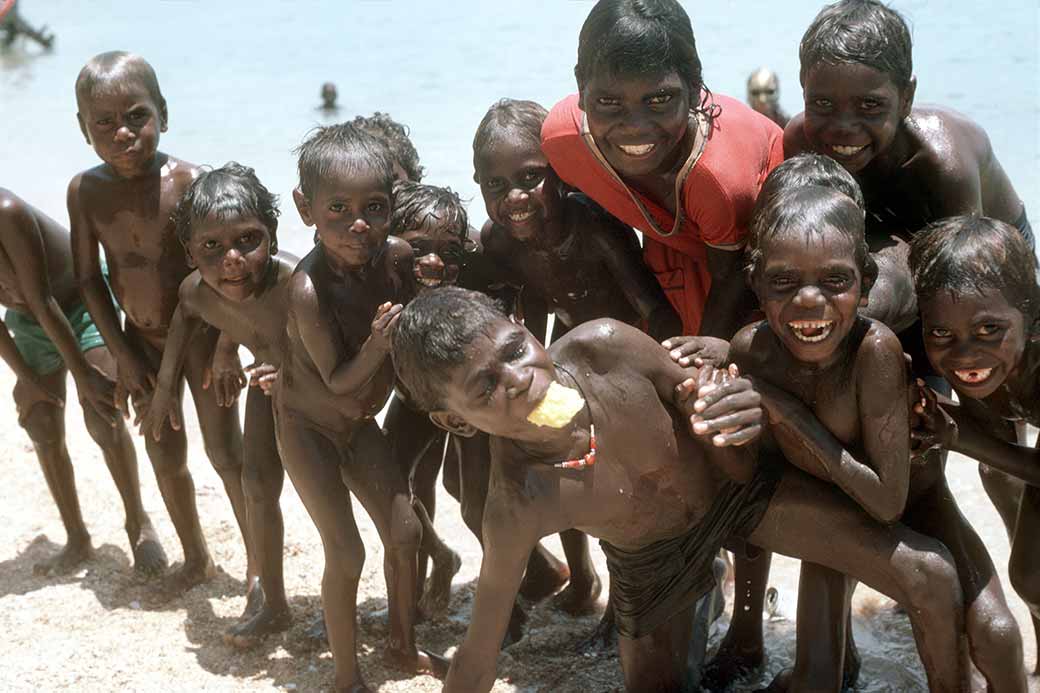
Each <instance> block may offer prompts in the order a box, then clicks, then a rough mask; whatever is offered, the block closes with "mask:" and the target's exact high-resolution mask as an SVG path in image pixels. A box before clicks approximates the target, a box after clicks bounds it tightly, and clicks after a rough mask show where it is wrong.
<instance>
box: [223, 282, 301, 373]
mask: <svg viewBox="0 0 1040 693" xmlns="http://www.w3.org/2000/svg"><path fill="white" fill-rule="evenodd" d="M287 314H288V310H287V307H286V296H285V293H284V292H279V295H271V296H266V297H264V298H263V299H262V300H254V301H241V302H236V303H235V304H233V305H231V304H230V302H226V303H221V304H218V305H217V306H216V307H215V308H214V309H212V311H211V312H210V315H209V316H208V317H210V319H209V320H207V322H210V323H211V324H212V325H214V326H215V327H217V328H218V329H220V330H221V332H223V333H225V334H226V335H227V336H228V337H229V338H231V339H232V340H233V341H234V342H235V343H236V344H241V345H242V346H244V347H246V348H247V349H249V351H251V352H252V353H253V356H255V357H256V358H257V359H260V360H263V361H265V362H267V363H270V364H272V365H276V366H277V365H280V364H281V359H282V349H283V348H284V340H285V321H286V315H287Z"/></svg>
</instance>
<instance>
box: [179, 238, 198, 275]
mask: <svg viewBox="0 0 1040 693" xmlns="http://www.w3.org/2000/svg"><path fill="white" fill-rule="evenodd" d="M181 245H183V246H184V259H185V260H187V261H188V267H190V268H192V269H198V266H199V264H198V263H197V262H195V258H193V257H192V256H191V248H189V247H188V245H187V244H186V243H182V244H181Z"/></svg>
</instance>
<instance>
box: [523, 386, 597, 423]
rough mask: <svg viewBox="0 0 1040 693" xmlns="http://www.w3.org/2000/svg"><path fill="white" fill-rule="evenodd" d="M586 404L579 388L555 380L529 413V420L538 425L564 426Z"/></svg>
mask: <svg viewBox="0 0 1040 693" xmlns="http://www.w3.org/2000/svg"><path fill="white" fill-rule="evenodd" d="M584 406H585V400H584V399H582V396H581V394H580V393H579V392H578V391H577V390H572V389H571V388H569V387H564V386H563V385H560V384H559V383H557V382H555V381H554V382H553V383H552V384H550V385H549V389H548V390H546V391H545V397H543V398H542V401H541V402H539V403H538V406H537V407H535V408H534V411H532V412H531V413H530V414H528V415H527V420H528V421H530V422H531V423H533V424H535V425H536V426H549V427H550V428H563V427H564V426H566V425H567V424H569V423H570V422H571V419H573V418H574V416H575V415H576V414H577V413H578V412H579V411H581V408H582V407H584Z"/></svg>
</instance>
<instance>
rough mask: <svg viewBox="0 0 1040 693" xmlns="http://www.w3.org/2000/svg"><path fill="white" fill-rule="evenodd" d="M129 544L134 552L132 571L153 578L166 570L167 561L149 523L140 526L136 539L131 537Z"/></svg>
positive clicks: (157, 536) (157, 537) (156, 535)
mask: <svg viewBox="0 0 1040 693" xmlns="http://www.w3.org/2000/svg"><path fill="white" fill-rule="evenodd" d="M130 546H131V549H132V551H133V553H134V572H136V573H137V574H138V575H142V576H144V577H146V578H154V577H159V576H160V575H162V574H163V573H164V572H166V568H167V567H168V566H169V561H168V560H167V558H166V552H165V551H163V547H162V544H160V543H159V535H158V534H156V532H155V528H154V527H152V525H151V524H146V525H144V526H143V527H142V528H141V531H140V532H139V533H138V535H137V540H136V541H134V539H133V538H132V537H131V539H130Z"/></svg>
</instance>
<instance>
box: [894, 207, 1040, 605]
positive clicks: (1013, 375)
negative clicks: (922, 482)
mask: <svg viewBox="0 0 1040 693" xmlns="http://www.w3.org/2000/svg"><path fill="white" fill-rule="evenodd" d="M910 267H911V269H912V270H913V276H914V285H915V287H916V289H917V300H918V303H919V304H920V306H921V321H922V323H923V325H924V345H925V349H926V350H927V353H928V358H929V360H930V361H931V363H932V366H933V367H934V368H935V369H936V371H937V372H938V373H939V374H940V375H942V376H943V377H944V378H945V379H946V380H947V381H949V382H950V383H951V384H952V385H953V389H954V390H956V391H957V398H958V400H959V404H953V403H951V402H949V401H943V402H942V404H941V406H939V404H938V402H937V400H936V397H935V394H934V393H933V392H932V391H931V390H929V389H928V388H924V387H922V388H921V389H922V393H921V397H922V400H921V401H920V402H919V403H918V404H917V405H915V408H914V414H913V415H912V418H913V419H914V420H915V423H916V424H917V426H916V428H915V430H914V436H915V438H917V439H918V441H917V442H920V444H921V445H920V447H921V449H925V448H927V447H929V446H930V445H932V444H938V445H940V446H942V447H943V448H944V449H947V450H955V451H957V452H960V453H963V454H965V455H968V456H969V457H973V458H975V459H976V460H978V461H979V462H982V463H985V464H987V465H989V466H990V467H992V468H993V469H995V470H999V471H1000V472H1001V473H1003V474H1007V475H1009V476H1010V477H1014V478H1015V479H1016V480H1018V483H1017V484H1016V490H1017V492H1018V495H1019V498H1016V499H1015V500H1016V501H1017V503H1016V505H1017V508H1016V510H1017V513H1016V514H1015V515H1012V516H1010V517H1005V518H1004V521H1005V523H1006V524H1007V525H1008V526H1009V531H1008V534H1009V537H1010V539H1011V559H1010V561H1009V564H1008V574H1009V575H1010V578H1011V585H1012V586H1013V587H1014V588H1015V591H1016V592H1018V594H1019V595H1020V596H1021V597H1022V599H1023V600H1024V601H1025V602H1026V604H1027V605H1028V606H1029V610H1030V612H1031V613H1032V616H1033V622H1034V625H1035V624H1036V621H1037V618H1038V617H1040V562H1038V559H1037V555H1036V551H1035V550H1034V549H1033V539H1034V536H1035V535H1034V532H1036V528H1037V527H1038V526H1040V465H1038V464H1037V454H1038V453H1037V450H1036V449H1035V448H1031V447H1026V446H1022V445H1017V444H1015V440H1016V437H1015V432H1014V430H1013V424H1016V423H1021V422H1026V423H1029V424H1032V425H1033V426H1036V425H1038V424H1040V399H1038V398H1037V392H1038V391H1040V390H1038V388H1037V382H1038V374H1040V347H1038V343H1040V339H1038V334H1040V332H1038V322H1037V319H1038V317H1040V286H1038V285H1037V280H1036V259H1035V256H1034V255H1033V252H1032V248H1031V247H1030V246H1029V244H1028V243H1027V242H1026V240H1025V239H1024V238H1023V237H1022V236H1021V234H1020V233H1018V229H1016V228H1015V227H1013V226H1010V225H1009V224H1006V223H1004V222H1001V221H998V220H996V219H990V218H987V217H978V216H962V217H951V218H949V219H944V220H942V221H939V222H936V223H934V224H932V225H931V226H929V227H927V228H926V229H925V230H924V231H922V232H920V233H919V234H918V235H917V237H915V238H914V240H913V243H912V244H911V250H910ZM1022 482H1024V483H1022Z"/></svg>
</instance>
